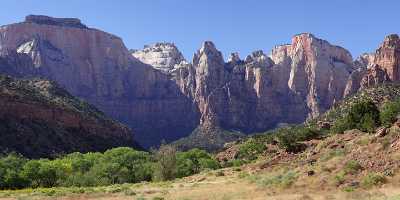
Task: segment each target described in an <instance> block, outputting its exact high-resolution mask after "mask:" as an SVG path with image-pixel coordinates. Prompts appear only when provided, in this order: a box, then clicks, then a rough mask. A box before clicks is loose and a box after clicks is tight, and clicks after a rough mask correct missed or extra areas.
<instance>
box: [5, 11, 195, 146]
mask: <svg viewBox="0 0 400 200" xmlns="http://www.w3.org/2000/svg"><path fill="white" fill-rule="evenodd" d="M0 35H1V37H0V53H1V54H0V56H1V57H5V56H6V55H5V52H11V53H13V54H16V55H17V56H19V57H24V58H26V57H29V58H30V59H31V65H32V66H25V65H12V67H13V69H12V70H10V69H8V68H4V66H3V67H0V71H2V72H7V71H13V72H14V74H15V73H16V74H18V75H20V76H40V77H44V78H46V79H50V80H54V81H56V82H57V83H59V84H60V85H61V86H63V87H65V88H66V89H67V90H68V91H69V92H70V93H71V94H73V95H75V96H78V97H80V98H83V99H85V100H87V101H89V102H90V103H92V104H94V105H95V106H97V107H98V108H99V109H100V110H102V111H104V112H105V113H107V114H108V115H110V116H111V117H113V118H114V119H117V120H119V121H121V122H124V123H126V124H127V125H129V126H130V127H131V128H132V129H134V130H135V131H137V135H136V138H137V139H138V140H139V141H140V142H141V143H142V144H144V145H145V146H150V145H152V144H158V143H159V142H160V141H161V140H162V139H165V140H166V141H171V140H174V139H178V138H180V137H182V136H185V135H187V134H189V133H190V132H191V131H192V130H193V129H194V128H195V127H196V125H197V121H198V114H197V109H196V108H195V107H194V106H193V104H192V102H191V101H190V100H189V99H188V98H187V97H186V96H185V95H184V94H182V92H181V91H180V88H179V87H178V86H177V85H176V83H175V81H173V80H171V79H170V77H169V76H168V75H166V74H163V73H161V72H159V71H158V70H155V69H153V68H152V67H151V66H149V65H146V64H144V63H142V62H140V61H139V60H137V59H135V58H134V57H133V56H131V54H130V53H129V51H128V50H127V49H126V47H125V46H124V44H123V42H122V40H121V39H120V38H118V37H116V36H114V35H111V34H108V33H105V32H103V31H99V30H96V29H92V28H87V27H86V26H84V25H80V21H79V20H77V19H64V18H61V19H58V18H50V17H43V16H28V17H27V18H26V21H25V22H22V23H17V24H11V25H6V26H2V27H0ZM7 54H10V53H7ZM8 60H9V59H8ZM8 66H9V65H8ZM26 68H29V70H25V69H26Z"/></svg>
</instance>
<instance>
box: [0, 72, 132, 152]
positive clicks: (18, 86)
mask: <svg viewBox="0 0 400 200" xmlns="http://www.w3.org/2000/svg"><path fill="white" fill-rule="evenodd" d="M0 121H1V123H0V152H11V151H16V152H19V153H21V154H23V155H26V156H28V157H52V156H56V155H57V154H60V153H68V152H75V151H80V152H88V151H104V150H106V149H108V148H111V147H116V146H135V143H134V141H133V135H132V133H131V131H130V130H129V129H128V128H127V127H126V126H124V125H122V124H120V123H117V122H115V121H113V120H111V119H109V118H107V117H105V116H104V115H103V113H102V112H100V111H99V110H97V109H96V108H95V107H93V106H91V105H89V104H87V103H85V102H83V101H81V100H79V99H77V98H75V97H73V96H71V95H70V94H69V93H68V92H67V91H65V90H64V89H62V88H60V87H59V86H57V84H55V83H53V82H50V81H47V80H42V79H24V80H19V79H14V78H11V77H9V76H2V75H1V76H0Z"/></svg>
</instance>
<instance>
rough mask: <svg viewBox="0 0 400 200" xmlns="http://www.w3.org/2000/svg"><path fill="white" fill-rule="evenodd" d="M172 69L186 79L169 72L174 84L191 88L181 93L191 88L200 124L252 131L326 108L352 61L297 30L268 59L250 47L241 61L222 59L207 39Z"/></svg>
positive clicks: (337, 97)
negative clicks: (188, 60)
mask: <svg viewBox="0 0 400 200" xmlns="http://www.w3.org/2000/svg"><path fill="white" fill-rule="evenodd" d="M177 71H178V72H180V73H179V74H182V71H185V72H186V75H187V76H186V77H192V78H184V79H183V80H182V79H181V77H182V76H177V75H174V77H177V82H178V83H179V85H185V86H187V87H192V88H191V89H185V90H182V91H183V93H187V92H188V91H191V92H193V91H194V94H193V95H188V96H191V97H192V98H193V101H194V102H196V105H197V106H198V109H199V111H200V113H201V117H200V126H203V127H204V126H205V127H215V126H217V127H222V128H223V129H226V130H240V131H242V132H245V133H252V132H258V131H265V130H267V129H269V128H273V127H275V126H276V125H277V124H279V123H299V122H302V121H304V120H305V119H306V118H307V117H314V116H318V115H319V114H320V113H322V112H324V111H325V110H327V109H329V108H330V107H331V106H332V105H333V104H334V103H335V102H337V101H339V100H341V99H342V98H343V94H344V91H345V88H346V82H347V79H348V78H349V77H350V74H351V72H352V71H353V61H352V57H351V55H350V54H349V53H348V51H346V50H345V49H343V48H341V47H337V46H333V45H330V44H329V43H328V42H326V41H324V40H320V39H317V38H315V37H314V36H313V35H311V34H300V35H297V36H295V37H294V38H293V41H292V44H290V45H283V46H278V47H276V48H275V49H274V50H273V51H272V55H271V57H268V56H267V55H265V54H264V53H263V52H262V51H255V52H253V53H252V54H251V55H249V56H247V57H246V59H245V60H241V59H240V57H239V55H238V54H237V53H233V54H231V56H230V58H229V59H228V62H226V63H225V62H224V59H223V56H222V54H221V52H219V51H218V50H217V49H216V47H215V45H214V44H213V43H212V42H209V41H208V42H205V43H204V44H203V45H202V47H201V48H200V49H199V50H198V51H197V53H196V54H195V55H194V58H193V62H192V65H187V66H186V67H181V68H180V70H177ZM193 77H194V78H193ZM182 83H183V84H182ZM187 87H185V88H187ZM181 88H182V87H181Z"/></svg>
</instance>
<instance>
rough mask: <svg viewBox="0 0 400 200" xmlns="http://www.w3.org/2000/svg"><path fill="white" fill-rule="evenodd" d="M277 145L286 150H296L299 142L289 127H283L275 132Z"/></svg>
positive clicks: (298, 147)
mask: <svg viewBox="0 0 400 200" xmlns="http://www.w3.org/2000/svg"><path fill="white" fill-rule="evenodd" d="M276 138H277V140H278V145H279V146H280V147H281V148H283V149H285V150H286V151H288V152H298V151H299V149H300V146H301V144H300V143H298V141H297V138H296V136H295V135H294V134H293V132H291V130H290V129H289V128H283V129H280V130H278V132H277V133H276Z"/></svg>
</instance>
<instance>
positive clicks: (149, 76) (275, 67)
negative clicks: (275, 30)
mask: <svg viewBox="0 0 400 200" xmlns="http://www.w3.org/2000/svg"><path fill="white" fill-rule="evenodd" d="M0 35H1V37H0V62H3V63H5V64H4V65H3V67H0V72H3V73H8V74H12V75H15V76H40V77H44V78H47V79H51V80H54V81H57V82H58V83H59V84H60V85H62V86H63V87H65V88H66V89H67V90H68V91H69V92H71V93H72V94H73V95H76V96H78V97H80V98H83V99H85V100H87V101H89V102H90V103H93V104H94V105H96V106H97V107H98V108H99V109H101V110H102V111H104V112H105V113H107V114H109V115H110V116H112V117H113V118H114V119H117V120H119V121H121V122H124V123H126V124H128V125H129V126H130V127H131V128H132V129H133V130H134V131H135V133H136V134H135V137H136V138H137V139H138V140H139V141H140V142H141V144H144V146H146V147H149V146H151V145H155V144H159V143H160V141H161V140H163V139H164V140H166V141H172V140H176V139H179V138H181V137H184V136H187V135H188V134H190V132H192V131H193V130H194V129H195V128H196V127H199V128H198V129H196V130H197V131H195V132H196V134H197V136H196V137H197V138H201V137H198V135H202V136H204V142H206V141H207V138H212V137H208V136H207V132H208V131H207V130H213V131H210V133H213V134H214V133H215V134H217V133H218V132H220V131H219V130H220V128H221V130H237V131H240V132H244V133H254V132H260V131H265V130H268V129H270V128H274V127H276V126H277V125H279V124H281V123H284V124H287V123H300V122H303V121H304V120H306V119H307V118H313V117H316V116H318V115H320V114H321V113H323V112H324V111H326V110H327V109H329V108H330V107H331V106H332V105H333V104H335V103H336V102H338V101H340V100H341V99H342V98H343V97H344V96H347V95H350V94H353V93H355V92H356V91H358V90H359V89H360V88H364V87H368V86H371V85H375V84H378V83H381V82H387V81H397V80H398V79H399V78H400V75H399V74H398V73H399V71H398V67H399V49H400V48H399V46H400V45H399V44H400V42H399V37H398V36H397V35H390V36H388V37H387V38H386V39H385V41H384V43H383V44H382V45H381V47H380V48H379V49H378V50H377V51H376V53H375V54H365V55H362V56H361V57H360V58H358V59H357V60H356V61H353V59H352V57H351V55H350V53H349V52H348V51H347V50H345V49H344V48H341V47H338V46H334V45H331V44H329V43H328V42H327V41H325V40H321V39H318V38H316V37H315V36H313V35H312V34H309V33H303V34H299V35H296V36H294V37H293V38H292V41H291V44H287V45H281V46H276V47H275V48H274V49H273V50H272V52H271V54H270V55H269V56H268V55H266V54H265V53H264V52H262V51H255V52H253V53H252V54H251V55H249V56H247V57H246V58H245V59H244V60H242V59H241V58H240V57H239V55H238V54H237V53H233V54H231V56H230V58H229V59H228V60H227V61H226V62H225V60H224V58H223V55H222V54H221V52H219V51H218V50H217V48H216V46H215V45H214V44H213V43H212V42H210V41H207V42H204V43H203V45H202V46H201V48H200V49H199V50H198V51H197V52H196V53H195V54H194V56H193V61H192V62H191V63H189V62H187V61H186V60H185V59H184V57H183V56H182V53H180V52H179V50H178V49H177V47H176V46H175V45H173V44H172V43H157V44H154V45H151V46H146V47H145V48H144V49H143V50H133V51H131V52H129V51H128V50H127V49H126V48H125V46H124V44H123V42H122V40H121V39H120V38H118V37H116V36H114V35H111V34H108V33H105V32H102V31H99V30H96V29H92V28H89V27H87V26H85V25H83V24H82V23H81V22H80V21H79V20H78V19H68V18H60V19H58V18H51V17H46V16H28V17H27V18H26V21H25V22H22V23H18V24H11V25H7V26H2V27H0ZM4 66H7V67H4ZM215 130H218V131H215ZM214 138H217V137H214ZM224 138H230V137H229V136H227V137H224ZM200 140H203V139H200Z"/></svg>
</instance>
